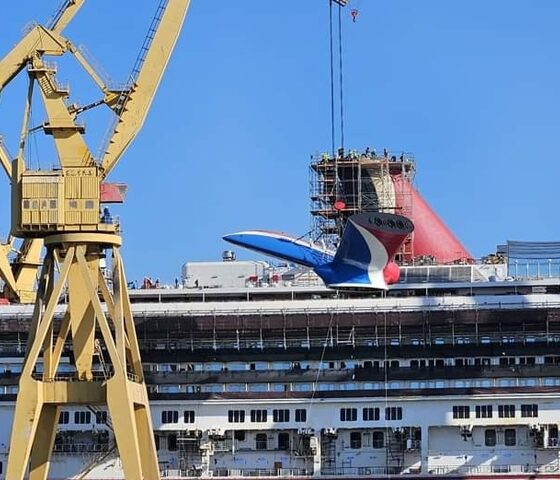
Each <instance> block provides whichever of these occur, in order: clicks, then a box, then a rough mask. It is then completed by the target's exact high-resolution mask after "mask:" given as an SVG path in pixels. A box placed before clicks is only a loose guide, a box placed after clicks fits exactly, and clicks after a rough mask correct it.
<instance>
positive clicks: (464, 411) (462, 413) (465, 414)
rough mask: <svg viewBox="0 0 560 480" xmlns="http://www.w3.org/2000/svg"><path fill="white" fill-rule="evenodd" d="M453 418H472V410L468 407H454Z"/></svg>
mask: <svg viewBox="0 0 560 480" xmlns="http://www.w3.org/2000/svg"><path fill="white" fill-rule="evenodd" d="M453 418H471V409H470V407H469V406H468V405H457V406H455V407H453Z"/></svg>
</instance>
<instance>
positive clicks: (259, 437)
mask: <svg viewBox="0 0 560 480" xmlns="http://www.w3.org/2000/svg"><path fill="white" fill-rule="evenodd" d="M255 441H256V449H257V450H266V449H267V434H266V433H257V434H256V435H255Z"/></svg>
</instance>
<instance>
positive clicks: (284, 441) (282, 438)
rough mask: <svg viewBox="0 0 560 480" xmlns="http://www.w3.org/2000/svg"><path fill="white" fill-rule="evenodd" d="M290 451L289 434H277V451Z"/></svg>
mask: <svg viewBox="0 0 560 480" xmlns="http://www.w3.org/2000/svg"><path fill="white" fill-rule="evenodd" d="M289 449H290V434H289V433H285V432H284V433H279V434H278V450H289Z"/></svg>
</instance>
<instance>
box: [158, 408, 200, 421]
mask: <svg viewBox="0 0 560 480" xmlns="http://www.w3.org/2000/svg"><path fill="white" fill-rule="evenodd" d="M194 419H195V411H194V410H185V411H184V412H183V422H184V423H194ZM178 422H179V411H178V410H163V411H162V412H161V423H178Z"/></svg>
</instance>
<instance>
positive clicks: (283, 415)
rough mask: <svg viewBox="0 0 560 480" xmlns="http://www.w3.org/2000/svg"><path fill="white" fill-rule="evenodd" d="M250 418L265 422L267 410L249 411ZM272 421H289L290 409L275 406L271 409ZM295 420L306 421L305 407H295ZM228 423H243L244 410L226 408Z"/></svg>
mask: <svg viewBox="0 0 560 480" xmlns="http://www.w3.org/2000/svg"><path fill="white" fill-rule="evenodd" d="M250 418H251V422H252V423H262V422H266V421H267V419H268V410H266V409H258V410H251V411H250ZM272 421H273V422H274V423H285V422H289V421H290V410H289V409H288V408H275V409H273V410H272ZM295 421H296V422H307V409H305V408H296V409H295ZM228 422H229V423H243V422H245V410H228Z"/></svg>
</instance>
